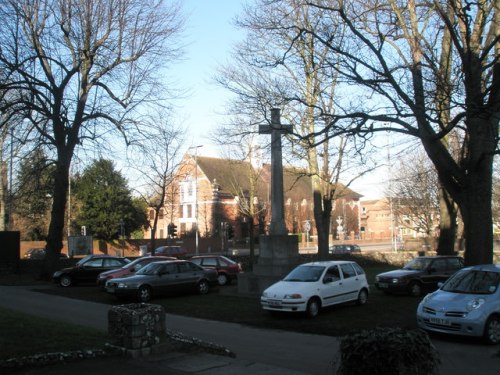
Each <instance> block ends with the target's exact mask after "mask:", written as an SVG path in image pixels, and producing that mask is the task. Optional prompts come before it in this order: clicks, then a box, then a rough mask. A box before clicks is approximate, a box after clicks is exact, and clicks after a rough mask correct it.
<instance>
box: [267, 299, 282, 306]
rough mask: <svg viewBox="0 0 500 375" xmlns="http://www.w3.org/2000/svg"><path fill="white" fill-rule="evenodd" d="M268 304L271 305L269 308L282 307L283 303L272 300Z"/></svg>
mask: <svg viewBox="0 0 500 375" xmlns="http://www.w3.org/2000/svg"><path fill="white" fill-rule="evenodd" d="M268 303H269V306H281V301H274V300H270V301H268Z"/></svg>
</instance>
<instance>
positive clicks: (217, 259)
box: [190, 255, 242, 285]
mask: <svg viewBox="0 0 500 375" xmlns="http://www.w3.org/2000/svg"><path fill="white" fill-rule="evenodd" d="M190 260H191V262H193V263H195V264H197V265H199V266H202V267H203V268H215V269H216V270H217V273H218V276H217V281H218V283H219V285H226V284H229V283H230V282H231V281H232V280H235V279H236V278H237V277H238V273H240V272H242V268H241V264H240V263H236V262H235V261H234V260H232V259H229V258H226V257H225V256H222V255H197V256H194V257H192V258H191V259H190Z"/></svg>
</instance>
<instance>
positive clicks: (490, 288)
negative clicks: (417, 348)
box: [417, 264, 500, 344]
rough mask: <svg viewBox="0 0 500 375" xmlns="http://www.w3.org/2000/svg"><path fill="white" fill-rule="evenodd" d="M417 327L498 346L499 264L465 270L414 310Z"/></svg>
mask: <svg viewBox="0 0 500 375" xmlns="http://www.w3.org/2000/svg"><path fill="white" fill-rule="evenodd" d="M417 323H418V326H419V327H420V328H422V329H425V330H427V331H433V332H440V333H446V334H451V335H461V336H477V337H483V338H484V340H486V342H488V343H490V344H499V343H500V265H494V264H488V265H481V266H474V267H468V268H464V269H462V270H460V271H458V272H457V273H455V274H454V275H453V276H452V277H450V278H449V279H448V280H447V281H446V282H445V283H444V284H442V285H441V288H440V289H439V290H437V291H435V292H434V293H431V294H428V295H427V296H425V297H424V299H423V300H422V302H420V304H419V305H418V308H417Z"/></svg>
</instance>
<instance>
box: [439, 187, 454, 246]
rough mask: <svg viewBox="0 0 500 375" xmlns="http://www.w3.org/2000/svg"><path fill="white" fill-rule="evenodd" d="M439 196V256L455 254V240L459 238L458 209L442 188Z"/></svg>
mask: <svg viewBox="0 0 500 375" xmlns="http://www.w3.org/2000/svg"><path fill="white" fill-rule="evenodd" d="M440 192H441V194H440V196H439V211H440V219H439V240H438V247H437V254H438V255H453V254H455V240H456V237H457V207H456V204H455V202H454V201H453V199H452V198H451V196H450V195H449V194H448V192H447V191H446V190H445V189H444V188H443V187H441V188H440Z"/></svg>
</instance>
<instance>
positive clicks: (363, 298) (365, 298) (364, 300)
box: [356, 289, 368, 306]
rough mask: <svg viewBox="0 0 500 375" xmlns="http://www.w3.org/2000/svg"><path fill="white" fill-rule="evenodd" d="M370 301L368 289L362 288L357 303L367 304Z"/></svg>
mask: <svg viewBox="0 0 500 375" xmlns="http://www.w3.org/2000/svg"><path fill="white" fill-rule="evenodd" d="M367 302H368V292H367V290H366V289H361V290H360V291H359V294H358V299H357V300H356V304H358V305H360V306H362V305H366V303H367Z"/></svg>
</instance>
